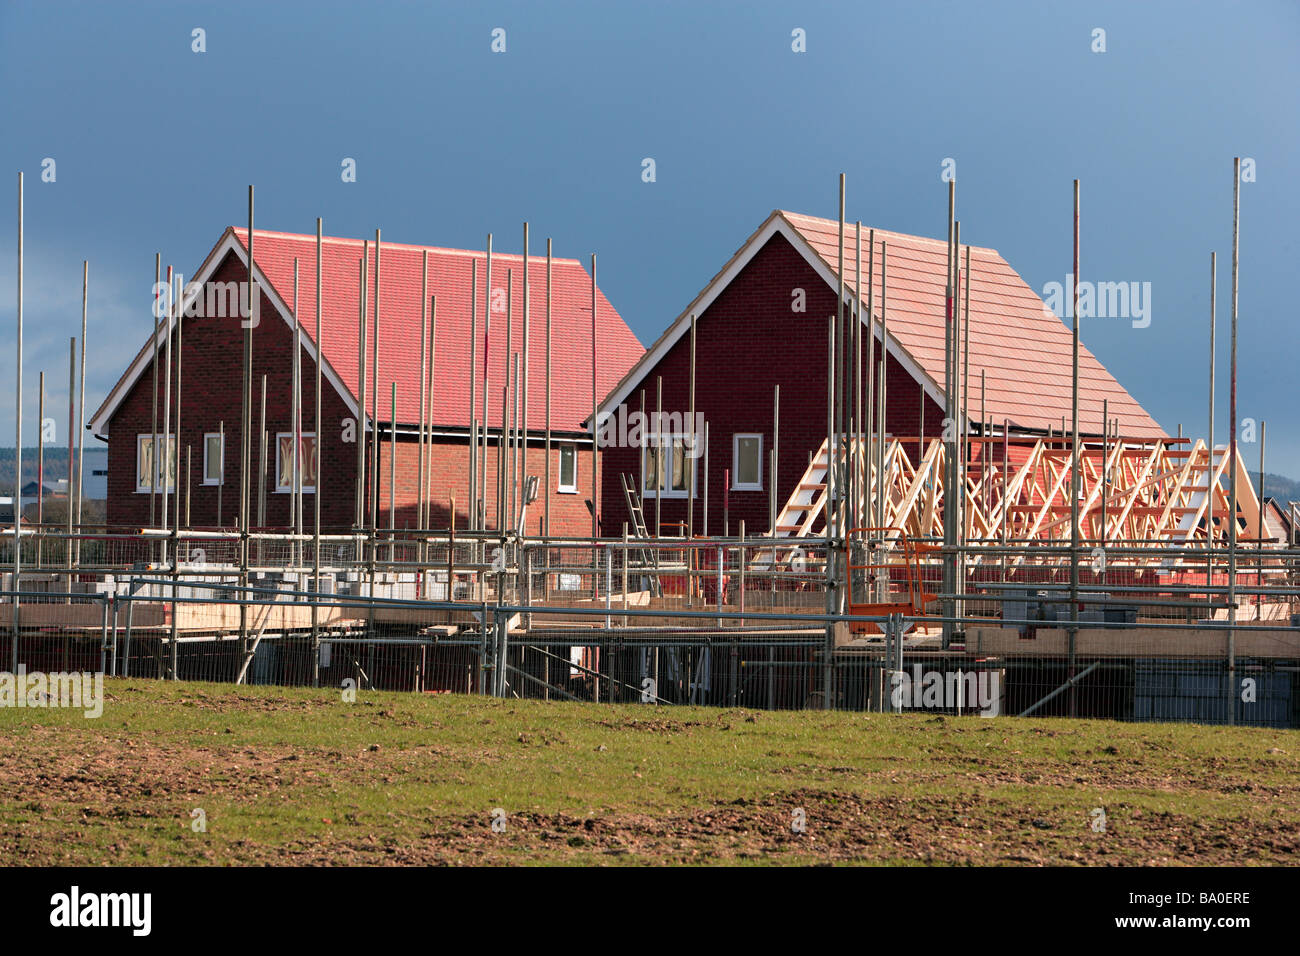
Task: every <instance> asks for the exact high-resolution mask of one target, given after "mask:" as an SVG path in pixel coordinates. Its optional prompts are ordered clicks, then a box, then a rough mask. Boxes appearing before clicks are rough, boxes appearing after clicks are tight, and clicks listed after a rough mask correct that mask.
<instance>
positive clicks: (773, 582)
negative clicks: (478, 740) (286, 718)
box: [0, 529, 1300, 727]
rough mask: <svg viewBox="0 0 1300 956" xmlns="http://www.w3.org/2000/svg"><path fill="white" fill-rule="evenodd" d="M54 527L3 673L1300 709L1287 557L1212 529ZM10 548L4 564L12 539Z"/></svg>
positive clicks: (1027, 707) (1003, 707)
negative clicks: (653, 531)
mask: <svg viewBox="0 0 1300 956" xmlns="http://www.w3.org/2000/svg"><path fill="white" fill-rule="evenodd" d="M866 530H867V531H868V532H870V531H871V529H866ZM60 544H70V545H72V547H71V548H70V549H68V550H70V551H71V553H72V560H73V563H74V567H73V568H71V569H69V568H68V567H67V565H66V554H65V561H64V563H63V564H62V565H59V564H57V562H56V564H55V566H50V564H49V558H50V555H51V554H52V553H53V552H52V551H50V550H47V552H46V553H45V554H43V555H40V557H41V560H42V562H43V564H42V565H41V566H37V565H36V563H35V559H36V557H37V556H38V554H40V552H41V547H42V545H41V543H38V542H37V541H36V540H35V539H34V538H32V539H30V540H29V538H28V537H27V536H24V539H23V549H24V553H23V556H22V557H23V561H24V565H23V570H22V576H21V579H20V582H21V585H22V587H21V590H18V591H15V590H14V589H13V588H12V574H11V573H6V576H5V578H4V580H3V582H0V583H3V584H5V585H6V586H8V589H7V590H3V591H0V667H7V668H9V669H11V670H17V669H18V668H20V667H22V668H25V669H27V670H28V671H29V672H32V671H38V670H39V671H50V672H55V671H96V672H102V673H105V674H108V675H111V676H120V677H136V678H139V677H144V678H156V679H176V680H205V681H221V682H230V683H246V684H265V685H274V686H320V687H334V688H342V689H343V690H344V691H345V692H346V691H347V690H349V689H351V690H362V691H363V690H369V689H379V690H397V691H409V692H421V693H471V694H488V695H495V696H502V697H518V698H528V699H540V700H579V701H592V702H600V703H629V704H631V703H635V704H651V705H664V706H666V705H689V704H694V705H704V706H725V707H731V706H740V707H752V708H766V709H800V708H806V709H823V708H825V709H840V710H859V711H865V710H870V711H882V712H912V711H920V712H933V713H952V714H965V713H981V714H986V715H989V716H994V715H998V716H1015V715H1032V716H1054V717H1071V716H1073V717H1084V718H1086V717H1093V718H1106V719H1115V720H1127V721H1194V722H1201V723H1229V722H1231V723H1236V724H1243V725H1258V726H1273V727H1280V726H1292V727H1294V726H1300V677H1298V675H1300V619H1298V618H1297V615H1298V614H1300V587H1297V567H1298V566H1300V552H1295V551H1287V550H1276V549H1275V550H1271V551H1267V552H1264V553H1262V554H1261V553H1254V552H1243V553H1242V554H1240V555H1237V556H1236V557H1235V559H1234V563H1235V568H1236V572H1237V573H1236V575H1235V577H1230V575H1229V563H1228V561H1227V560H1226V559H1225V555H1223V554H1219V553H1214V554H1207V553H1206V552H1205V550H1204V549H1203V548H1202V549H1201V550H1199V551H1197V550H1195V549H1191V548H1183V549H1179V548H1163V549H1162V548H1156V547H1153V546H1151V545H1149V544H1144V543H1135V544H1133V545H1131V546H1123V547H1121V546H1118V545H1116V544H1115V543H1113V542H1112V543H1111V545H1110V546H1109V547H1108V548H1107V550H1106V551H1105V552H1101V553H1097V551H1095V550H1092V549H1088V548H1087V547H1085V548H1083V549H1082V550H1081V551H1080V552H1079V557H1080V560H1079V562H1078V565H1077V571H1075V572H1074V573H1073V574H1072V570H1071V566H1070V563H1069V558H1070V551H1069V549H1067V548H1062V547H1060V546H1041V547H1040V546H1035V547H1024V546H1015V545H1007V546H1002V545H1000V544H995V543H989V544H986V545H982V546H966V547H963V548H958V549H952V548H947V549H945V548H943V547H942V546H940V545H939V544H938V542H936V541H934V540H930V539H919V540H917V541H915V542H910V543H906V544H905V543H904V542H903V541H902V539H901V537H899V538H896V539H890V538H889V536H888V535H874V537H873V534H872V533H867V534H864V535H862V536H859V537H857V538H855V537H854V536H853V535H850V536H849V538H848V539H847V544H845V543H837V544H836V546H834V547H829V546H828V542H827V541H825V540H824V539H819V538H796V539H782V538H773V537H759V538H753V537H750V538H741V537H737V538H725V539H718V538H711V539H696V540H687V539H685V538H675V539H659V540H651V539H644V538H643V539H626V538H625V539H622V540H617V539H612V540H611V539H603V540H599V541H596V542H594V543H593V542H592V541H590V540H585V541H575V540H563V539H527V540H524V539H520V538H518V537H517V536H510V535H507V536H505V537H499V536H488V535H483V534H471V535H460V536H452V535H449V534H444V535H441V536H438V535H427V534H422V535H415V534H409V533H386V534H368V533H367V534H353V535H339V534H336V535H329V536H322V537H321V538H320V539H319V542H317V541H316V540H315V539H313V538H312V537H311V536H292V535H275V534H265V535H259V534H250V535H249V536H248V537H247V538H241V537H240V536H239V535H237V534H231V533H228V532H193V533H188V534H187V533H182V534H180V535H172V536H170V537H163V536H161V535H159V536H154V537H141V536H136V537H131V536H103V535H98V536H90V535H84V536H74V538H71V539H63V540H60V539H57V538H55V539H51V540H48V541H45V542H44V545H46V546H48V548H50V549H56V548H55V546H57V545H60ZM318 545H319V551H318V550H317V547H318ZM3 547H7V548H9V549H10V550H9V558H10V559H11V560H12V538H9V539H8V540H7V541H5V542H4V543H3V545H2V546H0V548H3ZM95 548H99V549H101V550H98V551H97V550H94V549H95ZM29 550H30V551H31V554H30V555H29V554H28V551H29ZM0 557H3V556H2V555H0ZM29 557H30V558H31V561H30V563H29V562H28V559H29ZM119 559H120V560H119ZM1252 559H1253V560H1252ZM78 560H80V563H77V562H78ZM100 562H103V564H101V563H100ZM945 562H952V564H951V567H955V568H956V569H958V570H957V573H956V574H955V575H954V574H950V569H949V567H945ZM105 565H111V567H109V566H105ZM946 581H951V582H953V585H952V586H953V587H954V589H953V590H945V582H946ZM15 598H16V599H17V601H15ZM15 604H17V605H18V606H17V608H16V611H17V615H16V618H15Z"/></svg>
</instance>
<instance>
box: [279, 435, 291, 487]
mask: <svg viewBox="0 0 1300 956" xmlns="http://www.w3.org/2000/svg"><path fill="white" fill-rule="evenodd" d="M276 445H277V446H278V448H279V451H278V453H277V454H276V477H275V485H276V487H277V488H289V487H291V486H292V485H293V436H292V435H280V436H278V437H277V438H276Z"/></svg>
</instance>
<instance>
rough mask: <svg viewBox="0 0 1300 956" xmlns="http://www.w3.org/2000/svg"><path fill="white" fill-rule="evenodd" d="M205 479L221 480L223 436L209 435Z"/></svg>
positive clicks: (204, 471) (205, 460) (204, 469)
mask: <svg viewBox="0 0 1300 956" xmlns="http://www.w3.org/2000/svg"><path fill="white" fill-rule="evenodd" d="M203 480H204V481H220V480H221V436H220V435H209V436H208V438H207V457H206V458H205V459H204V468H203Z"/></svg>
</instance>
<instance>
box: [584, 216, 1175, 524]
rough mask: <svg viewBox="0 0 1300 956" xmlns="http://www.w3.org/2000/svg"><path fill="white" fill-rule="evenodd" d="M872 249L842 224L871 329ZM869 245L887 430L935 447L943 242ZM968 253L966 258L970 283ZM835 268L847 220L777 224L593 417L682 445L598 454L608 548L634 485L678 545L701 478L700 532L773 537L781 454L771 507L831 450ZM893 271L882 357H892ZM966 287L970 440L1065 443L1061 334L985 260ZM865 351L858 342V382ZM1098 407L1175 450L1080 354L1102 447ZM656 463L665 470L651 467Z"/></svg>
mask: <svg viewBox="0 0 1300 956" xmlns="http://www.w3.org/2000/svg"><path fill="white" fill-rule="evenodd" d="M868 235H869V232H868V230H867V229H866V228H865V227H864V228H863V230H862V251H861V253H860V254H859V252H858V247H857V242H856V234H855V230H854V227H853V226H852V225H850V226H849V228H848V230H847V232H846V237H845V238H846V242H845V262H844V275H843V280H844V283H845V295H846V297H847V298H848V299H850V300H852V299H853V297H854V296H855V295H856V288H857V285H858V283H857V276H858V269H859V266H858V262H859V256H860V259H861V277H862V278H861V286H862V303H863V305H862V315H863V321H864V325H865V316H866V301H867V292H868V289H867V277H868V274H869V272H870V271H871V270H870V268H869V263H870V255H871V253H870V249H869V246H868V241H867V240H868ZM875 241H876V261H875V268H874V282H875V293H876V294H875V299H874V312H875V319H876V321H875V331H876V348H875V357H876V363H877V368H879V366H880V362H881V356H882V355H883V354H884V352H885V350H886V348H885V346H887V351H888V363H887V367H886V373H885V377H886V383H887V384H886V395H887V402H886V406H887V407H886V409H885V420H884V423H883V425H884V431H885V433H886V434H887V435H892V436H900V437H901V436H911V437H913V438H916V437H917V436H922V435H924V436H928V437H937V436H940V435H941V434H942V429H943V418H944V412H943V411H942V410H941V404H942V401H943V379H944V342H945V322H946V318H945V283H946V273H947V269H946V256H947V243H946V241H945V240H943V239H928V238H922V237H919V236H910V235H902V234H899V233H893V232H885V231H882V230H879V229H878V230H876V231H875ZM964 252H965V247H964V246H963V268H964ZM886 258H887V267H884V268H882V259H886ZM838 260H839V223H838V222H836V221H832V220H827V219H819V218H814V217H811V216H803V215H798V214H795V213H790V212H784V211H781V210H777V211H775V212H773V213H772V214H771V215H770V216H768V218H767V219H766V220H765V221H764V222H763V223H762V225H761V226H759V228H758V229H757V230H756V231H755V232H754V233H753V234H752V235H751V236H749V238H748V239H746V240H745V242H744V244H743V245H742V246H741V247H740V249H739V250H738V251H737V252H736V253H735V255H733V256H732V257H731V259H730V260H729V261H728V262H727V263H726V264H725V265H724V266H723V267H722V269H721V270H720V271H719V272H718V273H717V275H716V276H714V278H713V279H712V280H711V281H710V282H709V284H708V285H707V286H706V287H705V288H704V290H703V291H702V292H700V294H699V295H698V296H696V297H695V299H694V300H693V301H692V302H691V303H690V304H689V305H688V306H687V307H686V308H685V309H684V310H683V311H682V313H681V315H679V316H678V317H677V318H676V320H674V321H673V322H672V324H671V325H669V327H668V328H667V330H666V331H664V333H663V334H662V335H661V336H660V337H659V339H658V340H657V341H656V342H655V343H654V344H653V345H651V346H650V348H649V349H648V350H647V351H646V352H645V354H644V355H642V356H641V357H640V358H639V360H637V361H636V363H635V364H634V365H633V366H632V368H631V369H630V370H629V371H628V372H627V374H626V375H624V376H623V377H622V379H621V381H619V382H618V384H617V385H616V386H615V387H614V388H613V390H612V391H610V393H609V394H608V395H607V396H606V398H605V400H604V402H603V404H602V406H601V410H600V415H601V417H602V419H605V420H607V421H617V420H620V417H626V416H628V415H630V414H632V413H640V412H641V411H642V410H644V411H645V412H646V413H647V414H652V413H655V412H657V411H659V410H662V412H663V413H664V415H665V417H666V420H667V421H668V422H669V423H670V424H668V425H666V426H664V429H665V430H669V431H672V432H674V434H670V435H667V436H664V435H655V434H650V436H649V438H648V441H641V442H637V441H635V440H634V441H623V442H619V441H611V442H609V443H606V444H605V447H602V449H601V460H602V463H601V467H602V474H603V478H602V482H601V485H602V488H601V498H602V505H603V507H602V511H601V523H602V529H603V532H604V533H605V534H611V535H617V534H620V533H621V530H622V526H623V523H624V522H628V521H630V516H629V514H628V509H627V507H626V505H625V496H624V492H623V486H622V481H623V479H624V478H626V479H627V480H628V481H629V482H630V483H631V484H632V486H633V487H634V488H636V490H637V491H638V492H639V495H640V497H641V499H642V501H643V511H644V514H645V516H646V522H647V524H648V525H654V524H656V523H659V524H660V525H661V526H662V527H661V530H664V533H666V534H667V533H677V532H678V530H679V529H680V528H682V527H684V526H685V525H686V523H687V520H688V515H689V512H688V510H687V503H688V495H689V493H690V492H689V489H690V485H691V472H692V470H694V472H695V478H694V481H695V489H696V491H695V495H696V498H695V509H696V510H695V515H694V530H695V532H696V533H697V534H710V535H716V534H722V533H723V531H724V526H723V521H724V509H725V514H726V516H727V517H728V518H729V519H730V528H729V530H730V533H732V534H735V533H736V531H737V529H738V524H739V522H740V521H741V520H744V521H745V522H746V530H747V531H752V532H759V533H765V532H767V531H768V530H769V527H770V525H771V523H772V522H771V510H770V503H771V491H772V487H771V482H772V481H773V480H774V476H773V474H772V469H771V461H770V455H769V452H770V450H771V449H772V447H773V442H774V440H775V441H776V442H777V462H776V475H775V481H776V483H777V487H776V489H775V491H776V495H775V499H776V502H777V505H776V506H777V508H778V509H779V508H780V506H781V505H782V504H783V503H785V502H786V501H787V499H789V497H790V495H791V492H792V490H793V489H794V486H795V484H796V482H798V481H799V480H800V479H801V477H802V476H803V475H804V473H805V470H806V468H807V467H808V464H809V459H810V456H811V455H813V454H814V453H815V452H816V451H817V449H818V448H819V447H820V446H821V443H822V442H823V440H824V439H825V437H826V415H827V382H826V377H827V351H828V341H827V339H828V335H829V322H828V317H829V316H832V315H834V314H835V313H836V301H837V295H838V285H839V280H840V277H839V275H838V273H837V268H838ZM886 268H887V279H888V299H887V309H888V341H887V343H882V341H881V338H880V336H881V324H880V318H881V310H882V295H881V292H882V272H885V271H886ZM964 281H968V282H969V293H970V323H969V372H968V381H969V390H968V393H967V402H968V404H967V409H968V415H969V417H970V419H971V420H972V431H973V432H975V433H977V434H978V433H979V432H980V428H981V424H980V423H981V422H988V423H991V428H990V429H989V433H990V434H992V433H1000V432H1001V429H1002V427H1003V424H1004V423H1006V424H1007V426H1008V427H1009V428H1010V429H1011V430H1013V431H1014V432H1016V433H1018V434H1034V433H1037V434H1048V433H1049V432H1055V433H1056V434H1059V433H1060V431H1061V428H1062V420H1063V419H1065V420H1066V421H1067V422H1068V420H1069V418H1070V395H1071V349H1072V342H1071V332H1070V330H1069V328H1067V327H1066V326H1065V325H1064V324H1063V323H1062V321H1061V320H1060V319H1059V318H1058V317H1056V316H1055V315H1053V314H1052V313H1051V312H1050V311H1049V310H1048V308H1047V306H1046V305H1045V304H1044V302H1043V300H1042V299H1040V298H1039V296H1038V295H1037V294H1036V293H1035V292H1034V291H1033V290H1032V289H1031V288H1030V287H1029V286H1028V285H1027V284H1026V283H1025V281H1024V280H1023V279H1022V278H1021V277H1020V276H1019V275H1018V274H1017V273H1016V272H1015V270H1014V269H1012V267H1011V266H1010V265H1009V264H1008V263H1007V262H1006V261H1005V260H1004V259H1003V258H1002V257H1001V256H1000V255H999V254H998V253H997V252H996V251H995V250H993V249H984V248H975V247H972V248H971V265H970V275H969V277H968V278H967V279H964ZM692 315H694V316H695V337H696V384H695V410H696V422H695V426H694V427H692V426H685V431H679V429H682V428H683V425H682V424H680V423H682V422H684V421H685V420H686V419H687V417H688V412H689V407H690V394H689V389H690V347H691V343H690V338H691V335H690V331H691V329H690V327H691V316H692ZM868 352H869V348H868V343H867V336H866V335H863V336H862V363H863V365H864V367H865V364H866V360H867V355H868ZM777 386H780V405H779V429H778V428H777V425H776V421H777V419H776V416H777V414H778V412H777V407H776V394H775V393H776V387H777ZM1103 408H1105V414H1106V415H1107V417H1109V418H1110V419H1111V421H1112V422H1114V421H1115V420H1116V419H1118V422H1119V430H1120V432H1121V433H1122V434H1123V435H1124V436H1125V437H1126V438H1130V439H1144V438H1153V439H1154V438H1161V437H1165V433H1164V431H1163V430H1162V429H1161V427H1160V426H1159V425H1158V424H1157V423H1156V422H1155V421H1154V420H1153V419H1152V418H1151V416H1150V415H1148V414H1147V413H1146V412H1145V411H1144V410H1143V409H1142V407H1141V406H1140V405H1139V404H1138V403H1137V401H1135V400H1134V398H1133V397H1132V396H1131V395H1129V393H1128V392H1127V391H1126V390H1125V389H1124V388H1123V386H1121V385H1120V384H1119V383H1118V382H1117V381H1116V380H1115V379H1114V378H1113V377H1112V376H1111V375H1110V373H1108V372H1107V371H1106V369H1105V368H1103V367H1102V365H1101V363H1100V362H1098V361H1097V359H1096V358H1095V357H1094V356H1093V355H1092V354H1091V353H1090V352H1089V351H1088V350H1087V349H1086V348H1081V350H1080V432H1081V434H1083V435H1085V436H1086V435H1101V434H1102V429H1103V426H1102V421H1103ZM701 422H703V423H707V425H708V443H707V461H708V464H707V471H708V475H707V482H706V481H705V468H706V466H705V459H706V456H705V454H704V441H703V435H702V434H701V435H699V436H698V439H697V440H698V448H699V453H698V454H696V455H694V456H692V455H691V454H689V452H688V450H687V449H688V448H689V445H690V441H689V438H688V436H689V435H690V434H691V433H692V432H699V431H702V429H701V428H700V424H701ZM651 430H653V426H651ZM612 432H613V430H611V434H612ZM919 446H920V442H917V446H916V447H917V448H918V449H919ZM912 447H913V446H912V445H910V444H908V445H907V446H906V448H907V450H908V453H909V454H915V452H913V451H912V450H911V449H912ZM660 449H662V451H660ZM977 452H978V449H976V453H977ZM660 455H661V456H662V459H663V460H662V462H660V463H658V464H656V458H657V457H658V456H660ZM706 495H707V496H708V501H709V508H708V515H707V518H708V521H707V527H706V525H705V513H704V508H703V506H702V505H703V500H704V498H705V496H706ZM650 532H651V534H653V533H654V529H653V527H652V528H651V529H650Z"/></svg>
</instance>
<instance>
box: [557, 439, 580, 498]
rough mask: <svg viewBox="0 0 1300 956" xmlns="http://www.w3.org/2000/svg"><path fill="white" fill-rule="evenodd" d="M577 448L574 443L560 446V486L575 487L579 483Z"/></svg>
mask: <svg viewBox="0 0 1300 956" xmlns="http://www.w3.org/2000/svg"><path fill="white" fill-rule="evenodd" d="M576 455H577V450H576V449H575V448H574V447H573V446H572V445H561V446H560V487H561V488H573V487H575V486H576V485H577V483H578V482H577V475H576V474H575V468H574V466H575V465H576V463H577V461H576Z"/></svg>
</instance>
